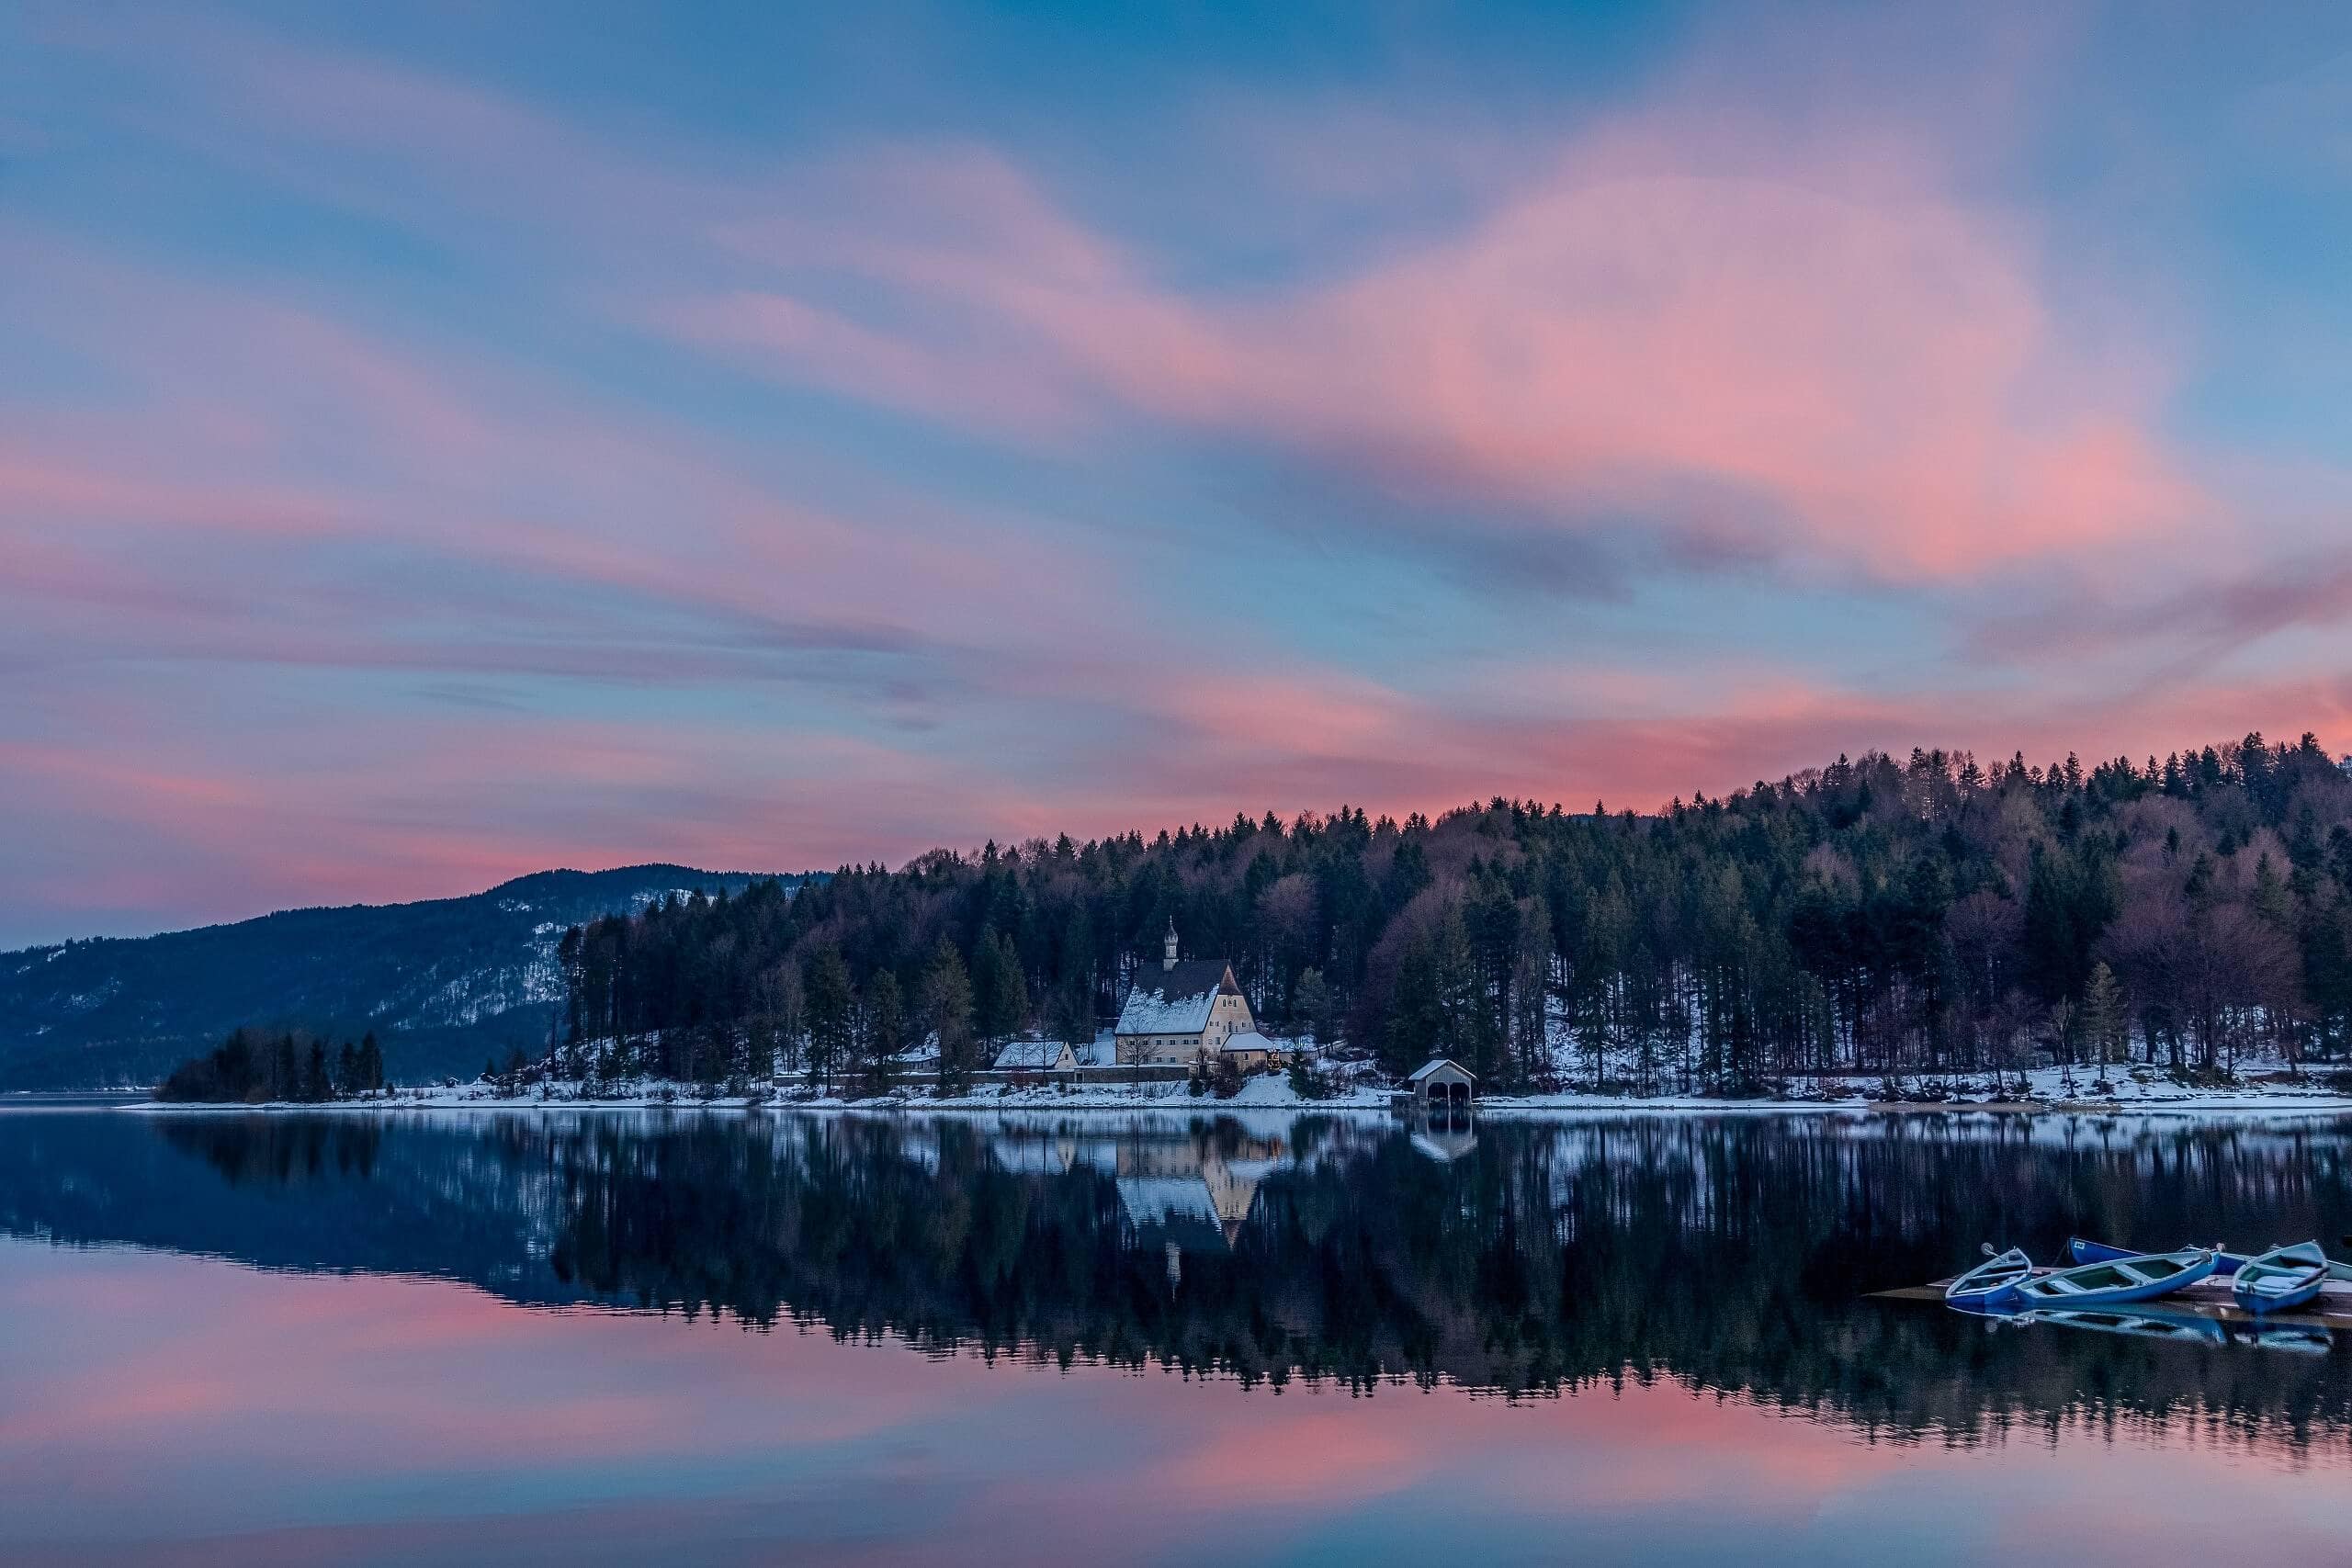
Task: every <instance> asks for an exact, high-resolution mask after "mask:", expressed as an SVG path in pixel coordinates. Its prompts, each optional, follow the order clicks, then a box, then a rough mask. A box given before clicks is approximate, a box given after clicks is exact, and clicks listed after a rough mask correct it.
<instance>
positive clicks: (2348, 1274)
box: [2066, 1236, 2352, 1285]
mask: <svg viewBox="0 0 2352 1568" xmlns="http://www.w3.org/2000/svg"><path fill="white" fill-rule="evenodd" d="M2066 1256H2067V1257H2069V1258H2073V1259H2074V1260H2075V1262H2077V1263H2112V1262H2113V1261H2115V1259H2117V1258H2131V1257H2136V1256H2137V1254H2135V1253H2133V1252H2132V1250H2131V1248H2130V1247H2110V1246H2109V1245H2108V1244H2107V1243H2106V1242H2103V1241H2085V1240H2084V1239H2083V1238H2082V1237H2081V1236H2076V1237H2075V1238H2074V1239H2073V1240H2072V1241H2069V1242H2068V1243H2067V1244H2066ZM2214 1256H2215V1257H2217V1258H2220V1259H2221V1262H2220V1263H2218V1264H2216V1265H2215V1266H2214V1269H2213V1272H2214V1273H2215V1274H2217V1275H2220V1276H2221V1277H2222V1278H2223V1279H2229V1278H2231V1277H2233V1276H2234V1275H2235V1274H2236V1273H2237V1271H2238V1270H2239V1269H2243V1268H2245V1266H2246V1265H2247V1264H2248V1263H2250V1262H2252V1261H2253V1259H2252V1258H2249V1257H2248V1256H2247V1255H2246V1254H2245V1253H2243V1252H2218V1253H2216V1254H2214ZM2327 1277H2328V1278H2329V1279H2331V1280H2335V1282H2336V1283H2337V1284H2339V1285H2352V1263H2339V1262H2336V1261H2334V1260H2332V1259H2331V1260H2330V1261H2329V1263H2328V1266H2327Z"/></svg>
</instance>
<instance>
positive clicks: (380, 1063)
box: [155, 1028, 384, 1105]
mask: <svg viewBox="0 0 2352 1568" xmlns="http://www.w3.org/2000/svg"><path fill="white" fill-rule="evenodd" d="M383 1088H384V1050H383V1047H382V1046H381V1045H379V1044H378V1043H376V1036H375V1032H373V1031H370V1032H368V1033H367V1034H365V1035H363V1036H361V1037H360V1038H359V1039H358V1040H356V1041H353V1040H346V1041H345V1042H344V1043H342V1045H341V1046H340V1047H335V1046H332V1045H330V1043H329V1042H328V1041H327V1040H326V1039H325V1038H323V1037H322V1036H319V1035H313V1034H311V1033H308V1032H304V1031H300V1030H287V1031H283V1032H279V1033H277V1034H276V1035H274V1036H273V1035H268V1034H265V1033H263V1032H261V1031H259V1030H254V1029H243V1028H241V1029H237V1030H234V1031H232V1032H231V1033H230V1035H229V1038H228V1039H226V1040H224V1041H222V1042H221V1043H220V1044H219V1045H218V1046H216V1047H214V1048H213V1050H212V1051H211V1052H210V1053H209V1054H208V1055H202V1056H191V1057H189V1058H188V1059H187V1061H185V1062H182V1063H181V1064H180V1065H179V1066H176V1067H174V1068H173V1069H172V1071H171V1075H170V1076H169V1077H166V1078H164V1081H163V1083H162V1084H161V1085H160V1086H158V1088H157V1089H156V1090H155V1098H156V1099H158V1100H186V1101H191V1102H197V1103H205V1104H228V1105H265V1104H274V1103H284V1102H294V1103H301V1104H311V1105H316V1104H323V1103H324V1102H325V1101H327V1100H338V1099H344V1098H347V1097H350V1096H354V1095H361V1094H375V1093H379V1092H380V1091H381V1090H382V1089H383Z"/></svg>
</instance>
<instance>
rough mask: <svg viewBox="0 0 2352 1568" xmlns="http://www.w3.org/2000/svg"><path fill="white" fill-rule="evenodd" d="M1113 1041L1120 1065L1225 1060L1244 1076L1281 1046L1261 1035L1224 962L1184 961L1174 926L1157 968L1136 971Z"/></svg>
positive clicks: (1271, 1057) (1245, 998)
mask: <svg viewBox="0 0 2352 1568" xmlns="http://www.w3.org/2000/svg"><path fill="white" fill-rule="evenodd" d="M1112 1038H1113V1041H1114V1046H1115V1049H1116V1051H1117V1053H1118V1058H1119V1062H1120V1065H1121V1066H1128V1065H1131V1064H1135V1063H1142V1062H1191V1061H1194V1060H1197V1059H1198V1058H1200V1057H1202V1056H1207V1057H1210V1058H1212V1059H1214V1058H1216V1057H1218V1056H1227V1057H1230V1058H1232V1059H1233V1062H1234V1065H1235V1066H1238V1067H1239V1068H1240V1069H1241V1070H1242V1071H1244V1072H1251V1071H1255V1070H1256V1069H1257V1068H1260V1067H1262V1066H1266V1065H1267V1063H1269V1062H1270V1061H1272V1059H1273V1057H1274V1055H1275V1053H1276V1051H1277V1050H1278V1047H1277V1046H1276V1045H1275V1044H1274V1043H1273V1042H1272V1041H1271V1040H1269V1039H1267V1038H1266V1037H1265V1036H1264V1035H1262V1034H1261V1033H1259V1032H1258V1024H1257V1021H1256V1020H1255V1019H1253V1018H1252V1017H1251V1016H1250V999H1249V998H1247V997H1244V996H1243V995H1242V994H1241V987H1240V986H1239V985H1238V984H1237V983H1236V982H1235V981H1234V978H1233V965H1232V964H1231V963H1229V962H1228V961H1227V960H1225V959H1222V958H1192V959H1180V958H1178V957H1177V956H1176V927H1175V926H1174V924H1173V923H1170V926H1169V928H1168V936H1167V940H1166V941H1165V942H1163V943H1162V945H1161V956H1160V960H1159V968H1157V969H1151V968H1142V969H1138V970H1137V971H1136V981H1135V985H1134V987H1132V988H1130V989H1129V990H1128V992H1127V1000H1126V1005H1125V1007H1123V1008H1121V1009H1120V1010H1119V1021H1118V1024H1117V1026H1116V1027H1115V1028H1114V1030H1113V1031H1112Z"/></svg>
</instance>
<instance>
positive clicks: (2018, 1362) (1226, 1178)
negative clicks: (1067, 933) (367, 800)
mask: <svg viewBox="0 0 2352 1568" xmlns="http://www.w3.org/2000/svg"><path fill="white" fill-rule="evenodd" d="M1482 1132H1483V1133H1484V1134H1485V1135H1484V1136H1483V1137H1482V1138H1481V1139H1480V1140H1479V1141H1478V1143H1477V1145H1476V1149H1475V1151H1474V1152H1471V1153H1468V1154H1466V1155H1465V1156H1464V1157H1462V1158H1460V1159H1457V1160H1455V1161H1454V1162H1453V1163H1452V1164H1449V1165H1437V1164H1432V1163H1431V1162H1430V1160H1429V1159H1428V1158H1426V1157H1424V1155H1423V1152H1422V1151H1419V1150H1416V1149H1415V1148H1414V1147H1413V1146H1412V1145H1411V1144H1410V1143H1408V1141H1407V1140H1406V1139H1405V1138H1402V1137H1399V1136H1397V1135H1396V1134H1393V1133H1392V1132H1391V1131H1389V1130H1388V1129H1387V1128H1385V1127H1383V1126H1378V1125H1367V1124H1365V1123H1362V1122H1343V1121H1336V1120H1334V1121H1325V1122H1317V1121H1306V1122H1298V1123H1295V1124H1294V1125H1293V1126H1292V1127H1291V1128H1290V1129H1288V1130H1287V1131H1286V1132H1283V1133H1281V1134H1261V1135H1252V1134H1250V1133H1247V1132H1245V1131H1244V1130H1243V1129H1242V1128H1241V1127H1240V1126H1238V1124H1236V1123H1232V1122H1226V1123H1222V1124H1214V1123H1210V1124H1202V1125H1198V1126H1195V1127H1192V1128H1187V1129H1173V1128H1168V1127H1164V1126H1163V1127H1160V1128H1156V1129H1154V1128H1147V1127H1130V1128H1125V1129H1118V1130H1103V1129H1099V1128H1095V1127H1090V1126H1088V1125H1085V1124H1083V1123H1081V1124H1078V1125H1076V1126H1070V1127H1059V1128H1040V1129H1033V1130H1029V1131H1023V1130H1019V1129H1013V1130H984V1129H982V1128H980V1127H978V1126H976V1125H973V1124H970V1123H966V1122H930V1123H924V1122H914V1123H910V1122H895V1121H887V1120H875V1121H854V1120H840V1121H831V1122H812V1121H788V1122H783V1123H781V1124H778V1125H770V1126H766V1127H763V1129H761V1130H760V1131H759V1132H757V1133H755V1134H751V1135H746V1134H745V1133H744V1131H743V1130H742V1129H741V1128H739V1127H737V1126H734V1125H732V1124H729V1123H725V1122H699V1123H687V1124H684V1125H680V1126H677V1127H674V1128H672V1129H670V1130H667V1131H665V1132H663V1133H662V1134H659V1135H657V1136H653V1137H646V1136H644V1135H642V1134H636V1133H631V1132H628V1131H625V1130H623V1129H621V1128H618V1127H614V1126H609V1125H602V1124H598V1123H595V1122H582V1123H578V1124H575V1125H572V1126H570V1127H567V1128H564V1129H561V1130H558V1131H551V1132H549V1133H548V1134H545V1135H546V1136H547V1137H548V1140H549V1147H548V1159H549V1161H550V1163H551V1165H552V1167H553V1168H555V1169H557V1170H559V1171H560V1172H562V1173H563V1176H562V1181H563V1192H564V1195H563V1203H562V1211H563V1214H564V1219H563V1222H562V1223H561V1224H560V1226H559V1236H560V1239H559V1241H558V1244H557V1250H556V1253H555V1257H554V1263H555V1266H556V1268H557V1269H558V1271H559V1273H560V1274H565V1275H567V1276H569V1277H571V1278H574V1279H576V1280H578V1281H579V1282H581V1283H582V1284H583V1285H584V1286H586V1287H587V1288H589V1289H590V1290H591V1291H593V1292H595V1293H598V1294H601V1295H605V1296H607V1297H610V1298H614V1299H618V1300H624V1301H628V1302H630V1303H636V1304H639V1305H642V1306H648V1307H663V1308H672V1309H683V1310H685V1311H687V1312H689V1313H694V1314H701V1313H704V1312H720V1313H727V1314H733V1315H735V1316H737V1317H740V1318H741V1319H743V1320H744V1321H746V1322H749V1323H753V1324H759V1325H767V1324H771V1323H773V1322H775V1321H776V1320H777V1319H778V1318H779V1317H783V1318H788V1319H790V1320H792V1321H795V1322H798V1323H801V1324H807V1325H822V1326H823V1327H825V1328H827V1329H830V1330H831V1332H832V1333H834V1334H836V1335H840V1336H844V1337H870V1336H876V1335H879V1334H882V1333H885V1332H889V1333H895V1334H899V1335H901V1336H903V1337H907V1338H908V1339H910V1340H911V1341H913V1342H914V1343H916V1344H917V1345H919V1346H922V1347H923V1348H929V1349H934V1350H947V1349H951V1348H967V1347H969V1348H978V1349H979V1350H980V1351H982V1352H984V1353H987V1354H989V1355H1001V1354H1008V1353H1010V1354H1022V1355H1034V1356H1038V1357H1042V1358H1046V1359H1053V1360H1057V1361H1060V1362H1063V1363H1065V1364H1067V1363H1069V1362H1070V1361H1073V1360H1077V1359H1099V1360H1104V1361H1110V1362H1114V1363H1118V1364H1122V1365H1127V1366H1136V1367H1140V1366H1146V1365H1151V1364H1158V1365H1164V1366H1168V1367H1171V1368H1178V1369H1182V1370H1183V1371H1188V1372H1209V1371H1215V1372H1222V1373H1228V1374H1231V1375H1234V1376H1237V1377H1238V1378H1240V1379H1242V1380H1243V1381H1245V1382H1261V1381H1262V1382H1271V1383H1274V1384H1277V1385H1279V1384H1281V1383H1283V1382H1287V1381H1288V1380H1290V1379H1293V1378H1299V1377H1304V1378H1306V1379H1310V1380H1317V1381H1330V1382H1338V1383H1340V1384H1343V1385H1345V1386H1349V1387H1351V1388H1358V1389H1371V1388H1374V1387H1375V1386H1377V1385H1378V1384H1379V1383H1380V1382H1382V1381H1384V1380H1386V1379H1393V1378H1406V1379H1411V1380H1416V1381H1419V1382H1424V1383H1428V1382H1434V1381H1435V1380H1437V1379H1438V1378H1440V1377H1446V1378H1451V1379H1453V1380H1454V1381H1456V1382H1461V1383H1464V1384H1467V1385H1470V1386H1474V1387H1481V1388H1489V1389H1497V1390H1501V1391H1505V1392H1509V1393H1518V1394H1528V1393H1550V1392H1555V1391H1559V1390H1563V1389H1572V1388H1577V1387H1580V1386H1583V1385H1586V1384H1589V1383H1594V1382H1619V1381H1636V1382H1641V1381H1648V1380H1651V1379H1656V1378H1675V1379H1679V1380H1681V1381H1684V1382H1688V1383H1690V1384H1691V1385H1693V1386H1696V1387H1701V1388H1708V1389H1716V1390H1723V1391H1726V1392H1733V1393H1742V1394H1745V1395H1747V1396H1748V1397H1752V1398H1755V1399H1757V1400H1759V1401H1761V1402H1764V1403H1768V1404H1773V1405H1776V1406H1780V1407H1782V1408H1788V1409H1803V1410H1808V1411H1816V1412H1821V1413H1824V1414H1827V1415H1833V1416H1837V1417H1838V1418H1840V1419H1842V1420H1844V1421H1847V1422H1850V1423H1852V1424H1853V1425H1855V1426H1857V1427H1860V1428H1862V1429H1863V1430H1865V1431H1867V1432H1871V1433H1873V1434H1885V1435H1890V1436H1905V1437H1907V1436H1911V1435H1916V1434H1921V1433H1926V1432H1930V1431H1933V1432H1939V1433H1943V1434H1947V1435H1951V1436H1953V1437H1956V1438H1960V1439H1962V1440H1969V1439H1973V1438H1977V1437H1980V1436H1982V1435H1984V1434H1986V1433H1989V1432H1993V1431H1996V1430H2000V1429H2003V1428H2005V1427H2012V1426H2015V1425H2018V1424H2019V1423H2030V1424H2034V1425H2048V1424H2052V1423H2059V1424H2069V1425H2088V1426H2091V1427H2116V1426H2121V1425H2129V1424H2133V1423H2143V1422H2155V1423H2163V1422H2167V1421H2171V1420H2175V1419H2178V1418H2185V1417H2189V1416H2194V1417H2196V1418H2197V1419H2199V1420H2200V1421H2209V1420H2210V1421H2212V1422H2215V1423H2218V1424H2220V1425H2222V1426H2225V1427H2228V1428H2230V1429H2232V1430H2233V1431H2236V1432H2239V1433H2241V1434H2246V1435H2256V1434H2259V1435H2261V1436H2263V1437H2265V1438H2283V1439H2284V1440H2287V1441H2289V1442H2291V1443H2293V1444H2296V1445H2299V1446H2300V1445H2302V1444H2305V1443H2308V1442H2309V1441H2310V1440H2312V1438H2313V1437H2314V1436H2315V1435H2316V1434H2319V1433H2322V1432H2331V1433H2335V1434H2341V1433H2342V1432H2343V1431H2344V1429H2345V1427H2346V1419H2347V1416H2352V1402H2347V1394H2352V1387H2347V1377H2346V1372H2345V1371H2344V1361H2343V1359H2342V1358H2341V1357H2338V1356H2329V1357H2326V1358H2324V1359H2320V1358H2313V1359H2305V1358H2296V1357H2286V1356H2279V1355H2267V1354H2262V1353H2259V1352H2239V1351H2220V1352H2207V1351H2200V1350H2197V1349H2193V1348H2190V1349H2184V1348H2177V1347H2168V1346H2162V1345H2154V1344H2145V1343H2140V1342H2135V1341H2131V1340H2119V1339H2115V1338H2111V1337H2100V1336H2094V1335H2088V1334H2071V1333H2065V1332H2062V1331H2058V1330H2054V1329H2037V1330H2030V1331H2016V1330H2011V1331H2007V1332H1999V1333H1996V1332H1988V1331H1987V1329H1986V1328H1985V1325H1983V1324H1982V1323H1979V1322H1976V1321H1973V1320H1971V1319H1967V1318H1963V1317H1961V1316H1959V1315H1957V1314H1949V1313H1945V1312H1943V1311H1941V1310H1939V1309H1935V1310H1930V1309H1926V1308H1922V1307H1918V1306H1916V1305H1905V1304H1895V1303H1882V1302H1875V1301H1870V1300H1866V1299H1864V1297H1865V1293H1866V1292H1871V1291H1873V1290H1878V1289H1883V1288H1885V1287H1889V1286H1894V1285H1898V1284H1910V1283H1917V1282H1918V1281H1920V1280H1926V1279H1928V1278H1932V1277H1935V1276H1937V1275H1939V1274H1941V1273H1944V1272H1947V1271H1949V1270H1950V1269H1951V1267H1952V1266H1953V1264H1954V1263H1955V1262H1956V1261H1957V1260H1959V1259H1961V1258H1964V1257H1966V1256H1967V1255H1969V1253H1971V1252H1972V1251H1973V1245H1974V1243H1975V1241H1976V1240H1977V1239H1979V1238H1980V1237H1982V1236H1985V1235H1997V1236H2001V1237H2004V1238H2008V1239H2015V1240H2018V1241H2022V1242H2025V1243H2027V1244H2028V1245H2030V1246H2031V1247H2035V1248H2037V1249H2039V1250H2041V1251H2045V1252H2048V1251H2054V1250H2055V1249H2056V1248H2057V1247H2059V1246H2061V1245H2062V1244H2063V1241H2064V1236H2065V1235H2067V1234H2068V1233H2069V1232H2070V1231H2072V1230H2075V1229H2082V1230H2086V1231H2095V1232H2103V1233H2105V1234H2110V1235H2118V1236H2124V1237H2134V1238H2136V1237H2147V1238H2149V1239H2151V1240H2157V1241H2164V1242H2167V1243H2169V1242H2171V1241H2174V1240H2176V1239H2178V1238H2186V1237H2189V1236H2196V1235H2209V1234H2228V1235H2244V1236H2254V1235H2256V1234H2257V1233H2260V1235H2261V1236H2262V1238H2263V1239H2267V1235H2268V1233H2269V1232H2271V1231H2274V1230H2275V1231H2277V1232H2278V1233H2279V1234H2281V1235H2285V1234H2292V1235H2303V1234H2316V1233H2320V1232H2323V1231H2324V1230H2325V1229H2326V1227H2325V1225H2324V1224H2322V1223H2321V1221H2322V1218H2323V1216H2341V1215H2342V1214H2344V1213H2346V1212H2347V1204H2346V1184H2345V1177H2344V1174H2343V1170H2342V1166H2341V1160H2340V1144H2339V1141H2338V1140H2337V1139H2336V1138H2335V1137H2334V1136H2328V1135H2322V1136H2316V1137H2315V1136H2312V1135H2309V1134H2299V1133H2293V1132H2287V1133H2278V1132H2258V1133H2252V1132H2229V1131H2221V1132H2188V1131H2182V1130H2173V1131H2170V1132H2165V1133H2148V1132H2144V1131H2143V1132H2139V1133H2127V1132H2122V1131H2120V1130H2117V1129H2101V1128H2099V1127H2098V1126H2096V1125H2095V1124H2078V1125H2077V1126H2075V1128H2073V1129H2071V1130H2070V1131H2068V1132H2067V1133H2065V1134H2063V1135H2062V1134H2059V1133H2057V1132H2056V1131H2054V1130H2053V1129H2052V1128H2051V1127H2048V1126H2043V1127H2039V1128H2037V1127H2033V1126H2030V1124H2028V1123H2024V1122H2009V1123H2006V1124H2004V1123H2000V1122H1992V1123H1989V1124H1985V1125H1980V1126H1973V1127H1969V1128H1966V1129H1964V1130H1963V1129H1956V1128H1952V1127H1948V1126H1941V1125H1937V1124H1932V1123H1929V1122H1903V1121H1879V1122H1869V1123H1864V1124H1860V1125H1855V1126H1841V1127H1839V1128H1837V1129H1834V1130H1832V1129H1824V1128H1818V1127H1807V1126H1799V1125H1793V1124H1790V1123H1786V1122H1764V1121H1750V1122H1736V1121H1724V1122H1657V1121H1649V1122H1642V1121H1625V1122H1600V1123H1588V1124H1581V1125H1577V1126H1573V1127H1555V1126H1535V1125H1526V1126H1519V1127H1510V1126H1503V1127H1493V1126H1489V1127H1486V1128H1483V1129H1482ZM1188 1184H1189V1185H1191V1186H1192V1187H1194V1188H1196V1189H1197V1190H1198V1196H1197V1197H1196V1198H1194V1197H1191V1196H1188V1195H1187V1193H1186V1192H1185V1191H1184V1188H1185V1187H1186V1186H1187V1185H1188ZM2328 1234H2333V1233H2332V1232H2328Z"/></svg>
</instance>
